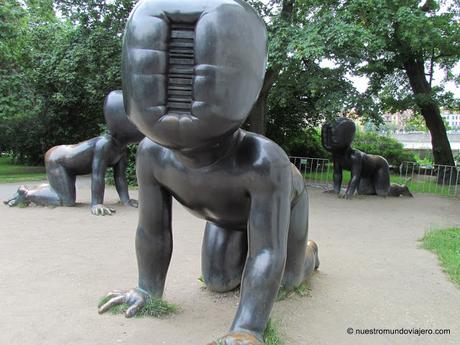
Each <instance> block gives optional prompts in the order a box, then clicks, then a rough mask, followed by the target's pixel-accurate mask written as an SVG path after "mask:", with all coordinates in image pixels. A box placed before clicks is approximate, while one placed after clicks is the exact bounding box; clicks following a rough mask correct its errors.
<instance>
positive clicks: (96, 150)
mask: <svg viewBox="0 0 460 345" xmlns="http://www.w3.org/2000/svg"><path fill="white" fill-rule="evenodd" d="M104 116H105V120H106V123H107V127H108V128H109V130H110V132H109V133H108V134H106V135H102V136H100V137H96V138H93V139H89V140H86V141H83V142H81V143H79V144H76V145H60V146H55V147H53V148H51V149H49V150H48V152H46V154H45V166H46V175H47V178H48V182H49V184H44V185H41V186H38V187H35V188H32V189H29V188H27V187H25V186H21V187H19V189H18V191H17V192H16V195H15V196H14V197H13V198H12V199H10V200H8V201H5V204H7V205H9V206H16V205H18V204H21V203H24V204H29V203H31V202H33V203H35V204H38V205H44V206H47V205H49V206H75V200H76V190H75V181H76V176H77V175H85V174H89V173H91V213H92V214H94V215H106V214H108V215H110V214H112V213H113V212H114V210H113V209H111V208H108V207H105V206H104V205H103V204H102V203H103V200H104V189H105V173H106V170H107V168H108V167H113V170H114V178H115V186H116V189H117V192H118V194H119V196H120V200H121V201H122V202H123V204H125V205H129V206H133V207H137V201H136V200H133V199H130V198H129V193H128V183H127V181H126V176H125V172H126V167H127V157H126V146H127V145H128V144H134V143H138V142H139V141H140V140H142V138H144V135H143V134H142V133H141V132H139V131H138V130H137V128H136V127H135V126H134V125H133V124H132V123H131V121H130V120H129V119H128V117H127V116H126V112H125V109H124V105H123V94H122V92H121V91H113V92H111V93H110V94H109V95H108V96H107V97H106V100H105V104H104Z"/></svg>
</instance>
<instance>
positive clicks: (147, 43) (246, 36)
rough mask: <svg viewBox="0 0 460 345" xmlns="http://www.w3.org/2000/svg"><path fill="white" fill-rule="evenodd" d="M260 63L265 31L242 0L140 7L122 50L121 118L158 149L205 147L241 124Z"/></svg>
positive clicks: (257, 85) (156, 2) (152, 2)
mask: <svg viewBox="0 0 460 345" xmlns="http://www.w3.org/2000/svg"><path fill="white" fill-rule="evenodd" d="M266 61H267V33H266V29H265V25H264V23H263V21H262V20H261V19H260V18H259V17H258V15H257V14H256V13H255V11H254V10H253V9H252V8H251V7H250V6H249V5H247V4H246V3H245V2H244V1H243V0H182V1H170V0H141V1H140V2H139V4H138V5H137V6H136V8H135V9H134V10H133V12H132V14H131V16H130V18H129V20H128V24H127V27H126V32H125V36H124V43H123V92H124V98H125V106H126V110H127V113H128V116H129V117H130V119H131V120H132V121H133V122H134V123H135V124H136V126H137V127H138V128H139V130H140V131H141V132H143V133H144V134H145V135H146V136H147V137H148V138H150V139H151V140H152V141H154V142H156V143H158V144H160V145H162V146H165V147H169V148H172V149H193V148H199V147H204V146H206V145H209V144H212V143H214V142H216V141H218V140H220V139H221V138H223V137H225V136H227V135H231V134H232V133H234V132H235V131H236V130H237V129H238V128H239V127H240V126H241V125H242V123H243V122H244V121H245V120H246V118H247V116H248V114H249V112H250V111H251V109H252V106H253V105H254V103H255V102H256V100H257V97H258V95H259V92H260V90H261V87H262V83H263V79H264V75H265V68H266Z"/></svg>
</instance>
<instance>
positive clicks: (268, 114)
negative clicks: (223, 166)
mask: <svg viewBox="0 0 460 345" xmlns="http://www.w3.org/2000/svg"><path fill="white" fill-rule="evenodd" d="M248 2H249V3H250V4H251V5H253V6H254V7H255V8H256V9H257V10H258V11H259V13H260V14H261V16H262V18H264V19H265V21H266V24H267V29H268V34H269V59H268V68H267V72H266V75H265V80H264V84H263V87H262V91H261V93H260V96H259V99H258V101H257V103H256V105H255V106H254V108H253V110H252V112H251V114H250V117H249V120H248V128H249V129H250V130H251V131H254V132H257V133H262V134H266V135H267V136H268V137H270V138H271V139H273V140H275V141H276V142H278V143H279V144H280V145H282V146H283V147H285V148H286V149H287V151H289V148H288V147H287V146H286V145H288V143H290V142H294V141H293V138H295V137H296V136H301V137H302V138H303V139H306V140H308V139H307V138H306V137H305V133H312V132H311V131H306V132H305V129H306V128H314V127H316V126H317V125H318V124H319V123H320V122H321V121H322V120H324V119H325V118H330V117H333V116H336V115H337V114H341V113H344V112H346V111H347V110H349V109H353V108H355V109H356V108H360V109H363V108H365V107H366V106H367V105H368V104H371V103H370V102H368V101H365V100H363V97H362V96H361V95H360V94H359V93H358V92H357V91H356V89H355V87H354V86H353V84H352V83H351V82H350V81H349V80H348V79H347V78H346V73H347V70H346V69H344V68H341V67H340V66H338V67H335V68H322V67H321V66H320V64H321V61H322V56H323V54H324V50H323V49H321V47H320V46H318V45H317V44H316V42H315V37H312V36H309V35H306V32H307V31H306V30H305V28H306V27H307V26H308V25H309V20H310V18H309V17H310V16H309V15H308V13H307V12H306V11H305V7H303V6H301V3H300V2H299V1H296V0H274V1H270V2H268V3H267V2H262V1H258V0H250V1H248ZM310 139H311V140H314V138H313V137H311V138H310Z"/></svg>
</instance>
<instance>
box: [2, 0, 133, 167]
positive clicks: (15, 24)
mask: <svg viewBox="0 0 460 345" xmlns="http://www.w3.org/2000/svg"><path fill="white" fill-rule="evenodd" d="M5 4H6V6H4V7H1V12H0V13H1V14H0V15H1V16H2V19H3V18H6V19H7V20H6V21H3V20H2V21H1V23H2V24H1V25H5V26H6V27H7V28H6V30H3V29H2V30H1V32H2V33H4V35H3V36H2V37H1V44H2V48H3V47H4V46H5V47H6V49H1V50H2V52H3V51H5V52H7V54H8V55H7V56H6V57H4V56H2V59H1V61H2V64H1V70H0V73H2V76H3V75H5V76H7V79H3V78H2V82H1V84H0V88H1V91H2V93H1V97H0V126H1V128H2V132H4V133H5V135H4V136H3V137H2V138H1V139H0V140H1V142H0V146H1V148H2V149H3V150H10V151H12V153H13V154H14V155H15V157H16V158H18V159H20V160H23V161H28V162H32V163H37V162H40V161H42V159H43V154H44V153H45V152H46V151H47V150H48V149H49V148H50V147H52V146H54V145H57V144H64V143H67V144H72V143H76V142H78V141H81V140H85V139H88V138H89V137H92V136H96V135H98V134H99V132H100V128H99V127H100V124H101V123H102V122H103V114H102V108H103V102H104V97H105V95H106V94H107V93H108V92H109V91H111V90H114V89H119V88H121V73H120V70H121V68H120V65H121V37H122V32H123V29H124V25H125V21H126V18H127V16H128V14H129V12H130V10H131V7H132V5H133V2H132V1H124V0H117V1H55V2H53V1H51V0H34V1H32V0H31V1H25V2H19V1H16V0H5ZM56 10H59V12H60V13H62V15H63V16H64V17H63V18H62V17H57V15H56ZM17 36H20V39H17Z"/></svg>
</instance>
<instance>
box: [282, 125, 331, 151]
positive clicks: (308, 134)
mask: <svg viewBox="0 0 460 345" xmlns="http://www.w3.org/2000/svg"><path fill="white" fill-rule="evenodd" d="M284 149H285V150H286V152H287V153H288V155H289V156H295V157H311V158H328V157H329V153H328V152H327V151H326V150H325V149H324V148H323V146H322V144H321V135H320V133H319V131H318V130H316V129H310V130H305V131H302V132H301V134H300V135H297V136H296V137H293V138H291V139H290V140H289V141H288V142H287V143H286V144H285V147H284Z"/></svg>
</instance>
